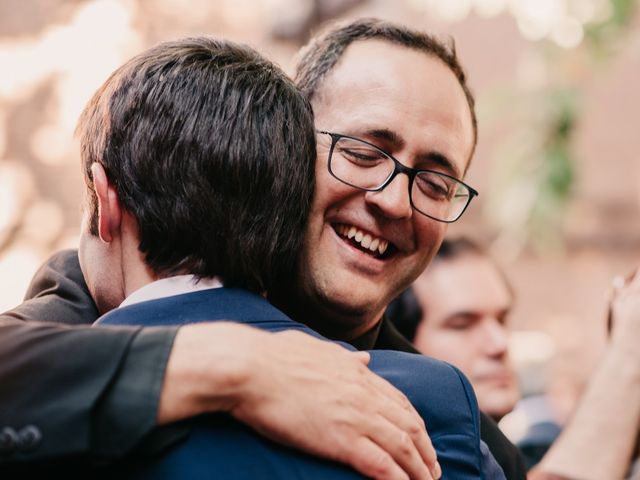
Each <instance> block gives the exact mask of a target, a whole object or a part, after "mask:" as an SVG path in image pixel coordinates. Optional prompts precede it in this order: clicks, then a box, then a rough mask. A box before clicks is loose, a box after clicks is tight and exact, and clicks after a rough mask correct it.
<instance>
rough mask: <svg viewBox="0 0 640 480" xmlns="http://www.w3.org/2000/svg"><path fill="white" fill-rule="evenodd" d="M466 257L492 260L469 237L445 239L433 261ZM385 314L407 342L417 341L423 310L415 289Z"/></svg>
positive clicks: (392, 304) (392, 305) (404, 293)
mask: <svg viewBox="0 0 640 480" xmlns="http://www.w3.org/2000/svg"><path fill="white" fill-rule="evenodd" d="M464 255H474V256H478V257H483V258H489V259H490V258H491V257H490V256H489V253H488V252H487V251H486V250H484V249H483V248H482V247H481V246H480V245H479V244H477V243H475V242H474V241H473V240H471V239H469V238H467V237H457V238H453V239H445V240H444V241H443V242H442V245H440V249H439V250H438V252H437V253H436V256H435V257H434V259H433V263H435V262H438V261H440V262H443V261H452V260H455V259H457V258H459V257H462V256H464ZM427 268H429V267H427ZM496 268H497V270H498V272H499V273H500V275H501V276H502V277H503V278H504V281H505V285H506V286H507V288H508V289H509V290H510V291H511V286H510V284H509V282H508V281H507V278H506V277H505V276H504V273H503V272H502V270H501V269H500V268H498V266H497V265H496ZM385 314H386V316H387V318H388V319H389V320H391V322H392V323H393V324H394V325H395V327H396V328H397V329H398V331H399V332H400V333H401V334H402V335H403V336H404V337H405V338H406V339H407V340H409V341H411V342H413V341H414V340H415V338H416V331H417V330H418V325H420V322H421V321H422V317H423V309H422V306H421V305H420V303H419V302H418V299H417V298H416V295H415V293H414V291H413V287H409V288H408V289H406V290H405V291H404V292H402V293H401V294H400V296H398V297H397V298H396V299H395V300H393V301H392V302H391V303H390V304H389V306H388V307H387V310H386V312H385Z"/></svg>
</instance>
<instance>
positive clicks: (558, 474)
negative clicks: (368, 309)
mask: <svg viewBox="0 0 640 480" xmlns="http://www.w3.org/2000/svg"><path fill="white" fill-rule="evenodd" d="M513 301H514V292H513V290H512V288H511V286H510V284H509V282H508V280H507V278H506V276H505V274H504V272H503V271H502V270H501V269H500V267H499V266H498V265H497V264H496V262H495V261H494V260H493V259H492V258H491V257H490V256H489V255H488V253H487V252H486V251H484V250H483V249H482V248H481V247H480V246H479V245H478V244H476V243H474V242H472V241H471V240H469V239H466V238H456V239H452V240H449V239H447V240H445V241H444V242H443V243H442V246H441V249H440V251H439V252H438V254H437V255H436V257H435V258H434V261H433V262H432V264H431V265H430V267H429V268H428V269H427V270H426V271H425V272H424V273H423V274H422V275H421V276H420V277H419V278H418V279H417V280H416V282H414V284H413V285H412V287H411V288H410V289H408V290H406V291H405V292H403V294H402V295H401V296H400V297H398V298H397V299H396V300H394V302H392V303H391V305H390V306H389V308H388V309H387V315H388V316H389V318H390V319H391V320H392V321H393V322H394V324H395V325H396V327H397V328H398V330H399V331H400V332H401V333H402V334H403V335H405V336H406V338H407V339H409V340H410V341H411V342H412V343H413V344H414V346H415V347H416V348H417V349H418V350H419V351H421V352H423V353H425V354H427V355H431V356H434V357H436V358H439V359H441V360H445V361H447V362H450V363H452V364H453V365H456V366H457V367H458V368H460V369H461V370H462V371H463V372H464V373H465V374H466V375H467V376H468V378H469V379H470V380H471V383H472V384H473V387H474V389H475V391H476V394H477V396H478V403H479V405H480V408H481V409H482V410H483V411H484V412H485V413H486V414H488V415H490V416H491V417H492V418H494V419H495V420H496V421H498V420H500V419H501V418H502V417H503V416H505V415H506V414H508V413H510V412H511V411H512V410H513V409H514V407H515V406H516V403H517V402H518V400H519V399H520V393H519V388H518V384H517V378H516V372H515V369H514V365H513V363H512V361H511V358H510V355H509V349H508V344H509V336H510V333H509V326H508V317H509V313H510V311H511V309H512V307H513ZM611 314H612V317H613V319H614V321H613V322H612V327H613V329H612V338H611V343H610V345H609V346H608V348H607V351H606V353H605V356H604V358H603V360H602V362H601V363H600V365H599V366H598V368H597V369H596V371H595V372H594V374H593V376H592V378H591V379H590V381H589V384H588V385H587V388H586V390H585V392H584V394H583V396H582V398H581V400H580V402H579V405H578V407H577V409H576V411H575V413H574V415H573V417H572V418H571V420H570V421H569V422H568V423H567V424H566V427H565V428H564V430H563V431H562V433H561V432H560V427H559V425H558V423H557V418H556V417H555V416H554V415H553V414H552V411H551V410H550V409H543V411H541V412H539V414H538V418H537V419H536V421H535V423H533V424H531V425H529V428H528V430H527V431H526V433H525V434H524V435H523V436H522V437H521V438H520V440H519V441H518V444H517V446H518V447H519V448H520V449H521V452H522V453H523V455H524V458H525V461H526V463H527V467H528V468H531V467H533V468H532V469H531V470H530V471H529V474H528V478H529V479H531V480H553V479H581V480H582V479H589V480H590V479H594V480H595V479H599V478H624V476H625V474H626V472H627V471H628V469H629V463H630V459H631V456H632V452H633V448H634V445H636V437H637V435H638V432H639V429H640V402H639V401H638V399H639V398H640V358H639V350H638V348H637V343H638V339H640V279H639V278H638V277H637V276H636V277H634V278H632V279H631V278H630V279H628V280H627V281H626V282H617V284H616V288H615V291H614V296H613V300H612V307H611ZM558 435H559V436H558Z"/></svg>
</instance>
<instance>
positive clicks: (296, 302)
mask: <svg viewBox="0 0 640 480" xmlns="http://www.w3.org/2000/svg"><path fill="white" fill-rule="evenodd" d="M296 290H297V289H296V288H295V287H292V288H289V289H286V288H281V289H278V291H276V292H272V293H270V294H269V301H270V302H271V303H272V304H273V305H274V306H275V307H277V308H279V309H280V310H282V311H283V312H284V313H286V314H287V315H288V316H289V317H291V318H292V319H293V320H296V321H297V322H300V323H303V324H305V325H307V326H308V327H310V328H312V329H313V330H315V331H316V332H318V333H320V334H322V335H324V336H325V337H327V338H330V339H332V340H342V341H345V342H349V343H354V342H356V343H358V342H359V341H360V340H363V339H364V338H365V337H368V336H372V337H373V341H372V343H375V339H376V338H377V333H378V330H379V325H380V322H381V320H382V316H383V314H384V311H382V312H376V313H372V312H354V311H348V310H346V309H344V308H340V306H338V305H334V304H331V302H329V301H324V300H323V299H319V298H310V297H309V296H307V295H304V294H303V293H301V292H299V291H296ZM367 343H369V342H368V341H367Z"/></svg>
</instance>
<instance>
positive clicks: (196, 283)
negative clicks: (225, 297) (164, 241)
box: [120, 275, 223, 307]
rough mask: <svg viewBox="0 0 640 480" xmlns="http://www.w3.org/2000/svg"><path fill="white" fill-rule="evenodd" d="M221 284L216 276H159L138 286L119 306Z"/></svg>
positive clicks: (217, 286)
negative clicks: (158, 278)
mask: <svg viewBox="0 0 640 480" xmlns="http://www.w3.org/2000/svg"><path fill="white" fill-rule="evenodd" d="M222 286H223V285H222V282H220V279H219V278H218V277H212V278H200V279H198V278H197V277H196V276H195V275H175V276H173V277H168V278H161V279H160V280H156V281H155V282H151V283H148V284H146V285H145V286H143V287H140V288H139V289H138V290H136V291H134V292H133V293H131V294H130V295H129V296H128V297H127V298H125V299H124V302H122V303H121V304H120V307H126V306H128V305H133V304H134V303H141V302H146V301H149V300H157V299H159V298H164V297H172V296H174V295H181V294H183V293H191V292H196V291H198V290H207V289H210V288H220V287H222Z"/></svg>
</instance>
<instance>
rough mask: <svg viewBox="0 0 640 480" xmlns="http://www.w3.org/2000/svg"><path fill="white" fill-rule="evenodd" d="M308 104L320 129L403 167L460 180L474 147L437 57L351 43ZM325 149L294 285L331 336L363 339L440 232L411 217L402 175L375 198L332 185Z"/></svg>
mask: <svg viewBox="0 0 640 480" xmlns="http://www.w3.org/2000/svg"><path fill="white" fill-rule="evenodd" d="M312 104H313V108H314V113H315V118H316V127H317V128H318V130H326V131H329V132H334V133H339V134H344V135H350V136H353V137H357V138H360V139H362V140H366V141H368V142H370V143H372V144H375V145H376V146H378V147H380V148H381V149H383V150H385V151H386V152H388V153H390V154H391V155H393V156H394V157H395V158H396V159H398V160H399V161H400V162H401V163H403V164H404V165H406V166H408V167H413V168H425V169H432V170H437V171H440V172H443V173H446V174H448V175H451V176H454V177H456V178H458V179H461V178H462V176H463V174H464V172H465V170H466V167H467V164H468V161H469V157H470V155H471V152H472V148H473V143H474V138H473V128H472V123H471V113H470V110H469V105H468V103H467V99H466V97H465V94H464V92H463V90H462V87H461V86H460V84H459V82H458V80H457V78H456V77H455V75H454V74H453V72H452V71H451V70H450V69H449V67H448V66H447V65H445V64H444V63H443V62H442V61H441V60H440V59H438V58H437V57H435V56H431V55H428V54H426V53H424V52H421V51H418V50H413V49H409V48H406V47H403V46H398V45H394V44H391V43H388V42H384V41H380V40H365V41H357V42H355V43H353V44H352V45H350V46H349V47H348V48H347V49H346V51H345V53H344V55H343V56H342V58H341V59H340V60H339V62H338V64H337V65H336V67H335V68H334V69H333V70H332V71H331V72H330V73H329V74H328V75H327V77H326V78H325V79H324V80H323V81H322V84H321V86H320V88H319V90H318V91H317V92H316V94H315V95H314V98H313V101H312ZM330 146H331V138H330V137H329V136H328V135H318V160H317V164H316V194H315V198H314V202H313V207H312V211H311V215H310V217H309V224H308V227H307V232H306V238H305V246H304V251H303V258H302V261H301V262H300V277H299V278H298V280H299V281H300V283H299V284H298V285H299V288H301V289H302V295H303V296H304V297H305V299H304V300H305V302H306V303H307V304H309V303H310V304H311V305H313V307H314V308H315V309H317V310H318V311H319V312H321V314H322V315H323V316H324V317H325V318H327V319H330V321H332V322H335V323H336V325H338V324H339V328H337V327H336V328H334V329H335V330H337V331H339V334H338V335H334V336H336V337H339V338H343V339H351V338H355V337H357V336H359V335H361V334H362V333H364V332H366V331H367V330H369V329H370V328H371V327H372V326H373V325H374V324H375V323H376V322H377V321H378V320H379V319H380V317H381V315H382V312H383V310H384V308H385V307H386V305H387V304H388V303H389V302H390V301H391V299H392V298H393V297H394V296H396V295H397V294H399V293H400V291H401V290H403V289H404V288H405V287H407V286H408V285H409V284H410V283H411V282H412V281H413V280H414V279H415V278H416V277H417V276H418V275H419V274H420V273H421V272H422V271H423V270H424V269H425V267H426V266H427V264H428V263H429V261H430V260H431V258H432V257H433V255H434V254H435V252H436V250H437V249H438V247H439V245H440V243H441V241H442V238H443V236H444V233H445V230H446V224H445V223H441V222H437V221H435V220H432V219H430V218H428V217H426V216H424V215H422V214H420V213H418V212H416V211H415V210H413V209H412V207H411V204H410V200H409V191H408V184H409V178H408V177H407V176H406V175H398V176H397V177H396V178H395V179H394V180H393V181H392V182H391V183H390V184H389V185H387V187H386V188H385V189H384V190H382V191H380V192H365V191H362V190H358V189H356V188H354V187H351V186H349V185H346V184H344V183H342V182H340V181H339V180H337V179H336V178H334V177H332V176H331V174H330V173H329V171H328V168H327V162H328V153H329V149H330ZM349 232H351V234H352V235H349ZM353 234H355V236H354V235H353ZM349 237H353V238H349ZM375 240H378V246H380V245H383V246H384V245H386V244H388V247H387V249H386V251H385V252H384V253H382V254H381V253H380V249H379V248H378V249H376V250H375V251H371V249H370V248H365V247H366V245H367V243H369V241H371V242H374V241H375ZM363 243H364V246H363ZM369 247H370V245H369ZM326 327H327V328H326V329H328V330H331V329H332V327H331V326H326ZM320 329H321V330H325V331H326V329H322V328H320ZM328 333H329V332H328Z"/></svg>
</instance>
